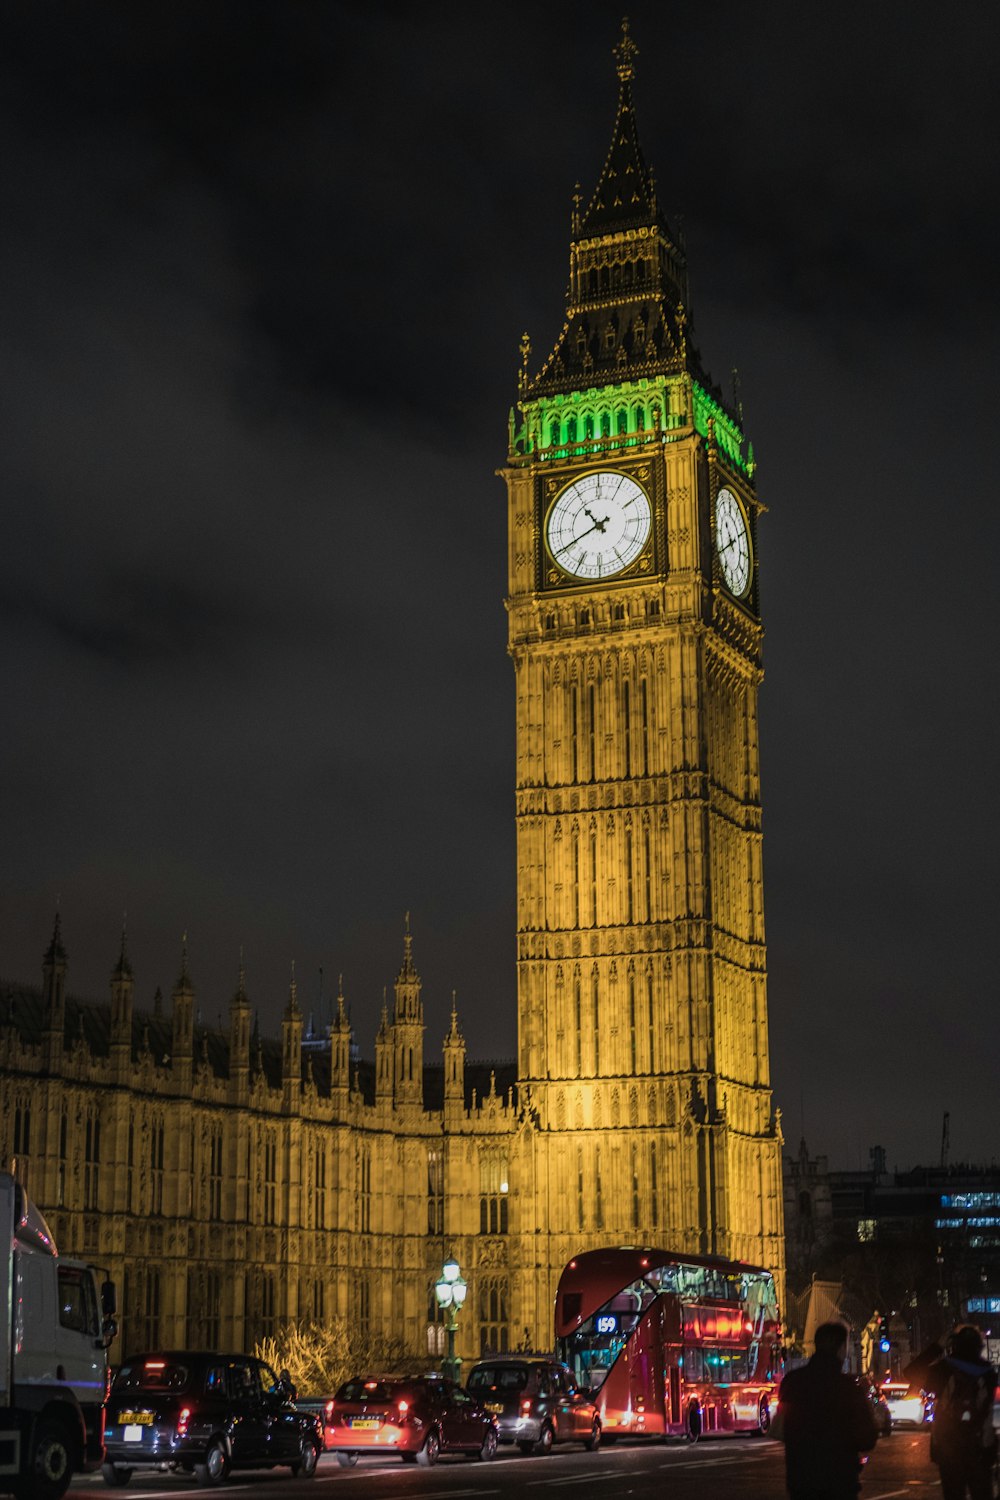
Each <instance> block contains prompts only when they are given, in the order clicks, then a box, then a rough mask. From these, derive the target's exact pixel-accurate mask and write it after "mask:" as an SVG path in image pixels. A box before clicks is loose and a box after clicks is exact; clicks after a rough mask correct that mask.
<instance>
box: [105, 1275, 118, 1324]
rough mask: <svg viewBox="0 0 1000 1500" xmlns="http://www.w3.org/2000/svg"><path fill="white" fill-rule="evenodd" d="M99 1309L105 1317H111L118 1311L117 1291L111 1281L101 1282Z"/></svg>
mask: <svg viewBox="0 0 1000 1500" xmlns="http://www.w3.org/2000/svg"><path fill="white" fill-rule="evenodd" d="M101 1311H102V1313H103V1314H104V1316H105V1317H106V1318H113V1317H114V1315H115V1313H116V1312H117V1311H118V1293H117V1291H116V1289H115V1284H114V1282H113V1281H102V1282H101Z"/></svg>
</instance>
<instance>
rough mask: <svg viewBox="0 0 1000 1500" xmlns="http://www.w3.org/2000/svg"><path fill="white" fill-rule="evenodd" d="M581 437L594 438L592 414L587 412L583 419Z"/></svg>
mask: <svg viewBox="0 0 1000 1500" xmlns="http://www.w3.org/2000/svg"><path fill="white" fill-rule="evenodd" d="M583 435H584V437H585V438H592V437H593V436H594V415H593V412H589V411H588V413H587V415H586V416H585V417H584V419H583Z"/></svg>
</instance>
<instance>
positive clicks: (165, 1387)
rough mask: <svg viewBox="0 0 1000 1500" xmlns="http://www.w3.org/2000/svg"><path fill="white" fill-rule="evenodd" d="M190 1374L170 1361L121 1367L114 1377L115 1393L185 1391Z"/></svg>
mask: <svg viewBox="0 0 1000 1500" xmlns="http://www.w3.org/2000/svg"><path fill="white" fill-rule="evenodd" d="M190 1380H191V1372H190V1370H189V1369H188V1367H187V1366H186V1365H179V1364H177V1363H176V1362H175V1361H174V1360H170V1359H147V1360H143V1361H142V1362H141V1363H137V1364H129V1365H122V1367H121V1369H120V1370H119V1371H118V1374H117V1375H116V1376H115V1386H114V1388H115V1390H116V1391H186V1390H187V1388H188V1385H189V1383H190Z"/></svg>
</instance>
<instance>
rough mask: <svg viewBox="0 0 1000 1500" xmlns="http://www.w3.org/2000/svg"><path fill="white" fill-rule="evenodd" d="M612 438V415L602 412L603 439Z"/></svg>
mask: <svg viewBox="0 0 1000 1500" xmlns="http://www.w3.org/2000/svg"><path fill="white" fill-rule="evenodd" d="M610 436H611V413H610V412H609V411H602V412H601V437H602V438H606V437H610Z"/></svg>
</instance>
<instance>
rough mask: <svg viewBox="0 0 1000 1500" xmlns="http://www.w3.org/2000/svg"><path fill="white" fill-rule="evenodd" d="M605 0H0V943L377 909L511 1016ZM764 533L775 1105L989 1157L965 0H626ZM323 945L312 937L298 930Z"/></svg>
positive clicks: (601, 78)
mask: <svg viewBox="0 0 1000 1500" xmlns="http://www.w3.org/2000/svg"><path fill="white" fill-rule="evenodd" d="M620 14H621V11H620V7H619V6H617V5H616V6H611V5H601V4H594V3H591V4H585V3H582V4H574V5H562V4H552V5H537V4H493V5H489V6H469V5H464V4H463V5H450V4H447V5H432V6H429V7H423V6H417V5H414V4H407V5H403V4H398V5H391V4H383V5H379V4H377V3H369V4H365V5H360V4H334V3H330V0H310V3H303V4H294V3H290V0H280V3H279V0H275V3H268V4H253V3H248V0H240V3H231V4H225V3H211V0H208V3H205V0H199V3H175V4H172V5H169V6H168V5H162V4H159V3H156V0H142V3H140V4H136V3H128V4H125V3H120V4H115V3H107V0H104V3H101V4H98V5H95V4H93V3H92V0H89V3H86V4H71V3H61V4H58V5H49V4H46V3H44V0H23V3H21V4H17V3H15V4H13V5H10V6H7V7H5V10H4V19H3V22H2V28H0V110H2V133H3V140H4V143H5V144H4V153H3V158H4V160H3V167H2V171H3V176H4V182H3V220H4V228H3V231H2V233H0V328H2V341H3V353H2V365H0V380H2V392H0V397H2V399H0V411H2V416H0V421H2V424H3V441H2V475H3V494H4V498H3V516H4V527H3V544H2V546H0V681H2V684H3V697H4V707H5V714H4V723H5V729H4V733H3V735H2V739H0V757H2V760H0V788H2V798H3V816H2V839H0V974H2V975H3V976H4V977H5V978H8V979H20V980H24V981H27V982H35V983H37V982H38V981H39V980H40V969H41V958H42V953H43V950H44V948H45V946H46V944H47V941H48V938H49V935H50V932H51V925H52V916H53V911H54V909H55V905H56V901H57V899H58V900H59V902H60V908H61V913H62V922H63V932H64V937H65V941H66V946H67V949H68V952H69V957H70V973H69V985H70V989H71V991H72V992H74V993H76V994H79V995H82V996H86V997H94V998H100V999H105V998H106V997H107V993H108V990H107V985H108V975H109V972H110V969H111V967H112V964H113V963H114V962H115V960H116V958H117V954H118V945H119V934H120V928H121V923H122V913H123V911H125V910H126V909H127V913H128V944H129V953H130V957H131V960H132V963H133V967H134V969H135V975H136V986H137V995H136V1003H137V1005H139V1006H140V1007H149V1006H150V1005H151V1004H152V999H153V994H154V991H155V989H156V987H157V985H159V986H162V988H163V992H164V995H165V997H167V1001H166V1003H169V991H170V989H171V987H172V985H173V983H174V981H175V979H176V977H177V973H178V969H179V957H180V944H181V934H182V932H183V931H185V930H187V932H188V934H189V947H190V967H191V973H192V977H193V979H194V983H195V987H196V991H197V997H198V1001H199V1004H200V1006H201V1010H202V1014H203V1017H204V1019H205V1020H206V1021H214V1019H215V1017H216V1016H217V1015H219V1014H221V1015H222V1016H223V1017H225V1013H226V1008H227V1005H228V1001H229V997H230V995H231V993H232V991H233V989H234V988H235V984H236V977H237V969H238V964H239V952H240V946H241V945H243V947H244V949H245V955H246V965H247V986H248V990H249V993H250V997H251V1000H252V1002H253V1003H254V1004H255V1005H256V1006H257V1007H259V1011H260V1021H261V1026H262V1028H263V1029H265V1030H267V1031H273V1030H274V1029H275V1028H276V1026H277V1023H278V1018H279V1016H280V1012H281V1009H282V1007H283V1005H284V1002H285V998H286V995H287V988H288V976H289V969H290V964H291V961H292V960H293V959H294V960H295V962H296V972H297V977H298V981H299V998H300V1002H301V1004H302V1005H303V1008H304V1010H306V1011H307V1012H308V1011H310V1010H312V1011H313V1012H314V1014H315V1016H316V1018H317V1020H319V1019H320V1018H321V1017H322V1016H323V1015H324V1014H325V1011H326V1008H328V1006H329V1002H330V996H331V994H332V993H335V991H336V977H337V974H338V972H341V971H342V972H343V975H344V987H345V994H346V996H347V999H348V1002H349V1004H350V1006H351V1010H352V1015H353V1020H354V1025H355V1030H356V1033H357V1036H358V1039H359V1040H360V1042H361V1044H362V1048H363V1050H364V1051H365V1053H366V1054H367V1055H371V1051H372V1043H373V1037H374V1031H375V1028H376V1025H377V1021H378V1012H379V1009H380V1006H381V1000H382V991H383V986H388V987H389V995H390V998H391V993H392V982H393V979H394V977H395V974H396V972H397V970H398V968H399V964H400V959H401V955H402V933H403V915H404V912H405V911H406V910H407V909H408V908H409V909H410V911H411V913H412V928H413V934H414V952H415V958H416V962H417V966H418V968H419V970H420V973H421V976H422V978H423V981H424V1000H425V1006H426V1014H427V1020H428V1052H429V1054H430V1055H431V1056H432V1057H436V1056H439V1053H438V1043H439V1039H440V1037H441V1036H442V1035H443V1033H444V1031H445V1030H446V1026H447V1014H448V1009H449V1006H450V996H451V991H452V989H453V988H454V989H455V990H457V993H458V1006H459V1014H460V1019H461V1023H462V1026H463V1029H464V1031H465V1034H466V1037H467V1039H468V1041H469V1045H470V1054H471V1055H472V1056H474V1057H490V1056H495V1057H512V1056H513V1054H514V1051H515V968H514V957H515V948H514V924H515V914H514V879H515V863H514V801H513V724H514V702H513V672H512V669H511V666H510V663H509V660H508V658H507V654H506V616H505V614H504V610H503V602H502V601H503V596H504V592H505V587H506V573H505V567H506V550H505V549H506V540H505V537H506V516H505V493H504V488H503V485H502V483H501V481H500V480H499V479H498V478H496V477H495V470H496V469H497V468H498V467H499V466H500V465H501V464H502V463H503V461H504V457H505V451H506V435H507V412H508V408H509V406H510V404H511V402H512V401H513V400H514V397H515V391H516V371H517V367H518V363H519V360H518V341H519V338H520V335H521V332H522V330H524V329H527V330H528V331H529V333H530V335H531V338H532V344H533V350H534V354H533V358H532V366H533V368H537V366H538V365H539V364H540V363H541V361H542V359H543V358H544V356H545V355H546V354H547V353H548V352H549V349H550V348H551V346H552V344H553V342H554V340H555V336H556V334H557V332H558V330H559V328H560V326H561V323H562V315H563V307H564V290H565V285H566V276H567V266H568V245H569V215H570V208H571V198H572V194H573V189H574V183H575V182H576V181H577V180H579V181H580V182H581V183H582V184H583V187H584V190H585V191H586V192H588V193H589V190H590V189H591V188H592V187H593V185H594V182H595V180H596V178H597V175H598V173H599V171H600V168H601V165H602V162H603V160H604V155H605V152H606V149H607V146H608V143H609V140H610V134H611V127H612V123H613V120H614V111H615V101H616V96H617V79H616V77H615V73H614V65H613V61H612V58H611V48H612V46H613V44H614V43H615V41H616V40H617V37H618V33H619V22H620ZM630 14H631V18H632V31H633V35H634V36H635V39H636V41H637V42H638V45H639V48H640V55H639V58H638V61H637V66H636V83H635V89H634V91H635V100H636V106H637V112H638V119H639V128H640V135H641V138H642V141H643V145H644V149H645V153H646V156H647V159H648V160H649V161H650V162H651V164H652V165H653V167H654V168H655V170H656V175H657V185H658V191H659V196H660V201H661V203H662V204H663V206H664V207H665V209H666V211H667V213H668V215H669V216H670V217H671V219H672V222H674V223H678V222H681V223H682V224H683V230H684V234H685V236H686V240H687V249H688V260H689V267H690V274H691V289H692V304H693V314H694V333H695V339H696V341H697V343H698V344H699V346H700V348H701V350H702V354H703V356H704V359H705V362H706V364H707V367H708V368H709V370H710V371H712V373H713V375H714V377H715V379H716V380H717V381H718V382H719V384H720V385H721V386H722V387H723V389H724V390H725V391H726V392H727V393H728V392H731V390H732V377H731V373H730V372H731V370H732V367H733V366H734V365H735V366H738V368H739V372H740V381H741V393H742V399H743V403H744V410H745V416H746V423H747V427H748V430H749V433H750V436H751V437H752V439H753V442H754V446H755V450H756V456H757V459H758V464H759V467H758V474H757V478H758V484H759V491H760V495H761V498H762V499H763V500H764V502H765V503H766V504H767V506H768V507H769V512H768V515H767V516H766V518H765V519H764V521H763V523H762V528H761V534H760V566H761V596H762V607H763V611H764V620H765V626H766V632H767V635H766V647H765V651H766V658H765V659H766V672H767V676H766V681H765V684H764V688H763V691H762V764H763V776H764V813H765V818H764V827H765V879H766V886H765V891H766V911H767V923H768V946H769V966H770V991H769V993H770V1020H771V1050H772V1058H773V1082H774V1089H775V1102H776V1103H777V1104H779V1105H780V1106H781V1107H782V1110H783V1113H784V1124H785V1132H786V1139H787V1141H788V1145H789V1149H797V1147H798V1142H799V1137H800V1135H801V1133H802V1131H803V1128H804V1130H805V1135H806V1138H807V1141H808V1143H809V1146H810V1148H811V1150H812V1151H814V1152H815V1151H817V1150H818V1151H825V1152H828V1153H829V1155H830V1156H831V1159H832V1162H833V1164H835V1165H840V1166H858V1165H862V1164H863V1165H867V1164H868V1148H869V1147H870V1146H872V1145H874V1144H876V1143H881V1144H882V1145H884V1146H885V1148H886V1149H887V1152H888V1156H889V1163H890V1165H894V1164H898V1165H899V1166H901V1167H902V1166H907V1165H912V1164H914V1163H916V1162H924V1163H933V1162H935V1161H936V1160H937V1159H938V1155H939V1151H940V1137H941V1120H942V1112H943V1111H944V1110H945V1109H948V1110H950V1112H951V1132H952V1159H953V1160H956V1159H966V1160H977V1161H989V1160H990V1159H991V1158H992V1157H995V1156H996V1155H997V1154H1000V1145H998V1130H997V1125H996V1097H997V1090H996V1069H997V1045H996V1044H997V1026H996V1019H995V1011H996V1001H997V983H996V965H995V961H994V959H995V954H994V934H995V932H996V930H997V901H998V891H1000V882H998V879H997V871H996V850H997V833H998V830H997V791H996V767H997V735H996V728H997V680H998V674H997V670H996V659H995V645H994V631H993V624H994V618H995V605H996V597H997V577H996V559H997V556H998V552H1000V537H998V530H1000V528H998V523H997V501H996V499H995V497H994V496H993V493H992V490H993V482H994V480H993V475H994V470H995V467H996V463H997V451H998V445H997V441H996V434H997V423H996V418H995V400H996V393H995V387H996V347H997V333H998V318H997V311H998V308H997V301H998V298H997V260H998V255H997V233H996V228H997V224H996V221H997V212H996V206H995V204H996V178H995V171H996V159H995V152H996V142H997V140H998V138H1000V120H998V104H997V100H998V97H1000V94H998V90H997V88H996V78H995V58H996V55H997V41H998V37H997V20H996V17H997V10H996V8H995V7H994V6H992V5H989V4H987V3H979V4H963V3H961V0H959V3H957V4H955V3H953V4H951V5H949V6H947V7H941V6H936V7H934V8H931V7H923V6H919V5H917V4H914V3H895V0H867V3H865V4H846V5H845V4H841V5H837V6H819V5H811V6H803V5H802V4H801V3H795V4H790V3H789V4H786V3H773V4H772V3H764V4H759V5H747V4H746V3H745V0H721V3H716V4H714V5H712V6H680V5H676V4H663V3H658V4H655V5H654V4H652V3H643V4H633V5H632V6H631V10H630ZM320 970H322V979H321V975H320Z"/></svg>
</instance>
